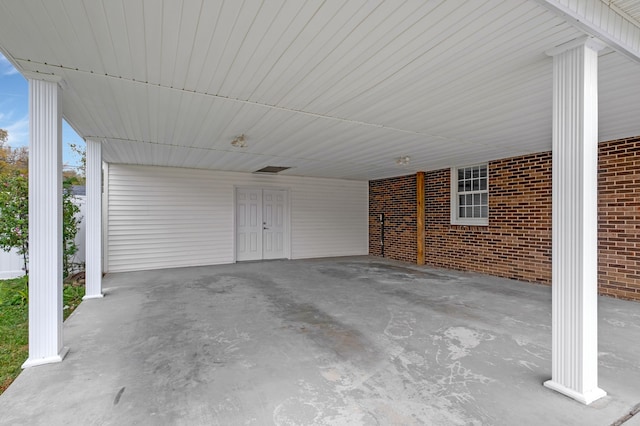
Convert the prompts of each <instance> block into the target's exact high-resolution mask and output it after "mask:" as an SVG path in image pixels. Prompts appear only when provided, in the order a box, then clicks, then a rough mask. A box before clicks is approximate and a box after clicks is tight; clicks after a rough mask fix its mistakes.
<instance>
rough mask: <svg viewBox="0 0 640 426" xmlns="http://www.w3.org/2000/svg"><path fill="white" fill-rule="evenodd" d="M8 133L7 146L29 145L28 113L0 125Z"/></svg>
mask: <svg viewBox="0 0 640 426" xmlns="http://www.w3.org/2000/svg"><path fill="white" fill-rule="evenodd" d="M2 128H3V129H5V130H6V131H7V133H9V141H8V142H9V146H12V147H14V148H16V147H19V146H27V145H29V115H28V114H27V115H26V116H24V117H22V118H21V119H20V120H18V121H14V122H12V123H8V124H6V125H3V126H2Z"/></svg>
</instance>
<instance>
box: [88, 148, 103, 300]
mask: <svg viewBox="0 0 640 426" xmlns="http://www.w3.org/2000/svg"><path fill="white" fill-rule="evenodd" d="M86 159H87V164H86V165H87V168H86V174H87V204H86V216H87V217H86V221H87V222H86V241H85V250H86V252H85V275H86V276H85V282H86V291H85V296H84V299H95V298H100V297H102V144H101V143H100V142H98V141H94V140H87V150H86Z"/></svg>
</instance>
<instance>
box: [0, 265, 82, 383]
mask: <svg viewBox="0 0 640 426" xmlns="http://www.w3.org/2000/svg"><path fill="white" fill-rule="evenodd" d="M82 296H84V285H78V283H74V282H71V283H65V285H64V288H63V300H64V302H63V306H64V309H63V316H64V319H67V317H68V316H69V315H71V313H72V312H73V311H74V309H75V308H77V307H78V305H79V304H80V302H81V301H82ZM28 323H29V307H28V288H27V278H26V277H21V278H15V279H10V280H0V394H2V393H3V392H4V391H5V390H6V389H7V388H8V387H9V385H10V384H11V383H12V382H13V381H14V380H15V378H16V377H18V374H20V371H21V366H22V363H23V362H24V361H25V360H26V359H27V357H28V355H29V345H28V343H29V328H28Z"/></svg>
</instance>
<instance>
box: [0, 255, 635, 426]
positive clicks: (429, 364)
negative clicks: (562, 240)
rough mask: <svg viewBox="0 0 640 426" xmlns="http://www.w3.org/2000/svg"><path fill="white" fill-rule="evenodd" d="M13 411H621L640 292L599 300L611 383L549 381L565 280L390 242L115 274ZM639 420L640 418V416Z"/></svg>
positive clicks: (242, 414)
mask: <svg viewBox="0 0 640 426" xmlns="http://www.w3.org/2000/svg"><path fill="white" fill-rule="evenodd" d="M104 288H105V293H106V296H105V298H104V299H96V300H87V301H84V302H83V303H82V304H81V305H80V307H79V308H78V309H77V311H76V312H75V313H74V314H73V315H72V316H71V317H70V318H69V320H67V322H66V323H65V326H64V332H65V342H66V344H67V345H68V346H69V347H70V349H71V351H70V353H69V355H68V356H67V358H66V359H65V360H64V362H62V363H60V364H51V365H46V366H41V367H35V368H31V369H28V370H25V371H24V372H23V373H22V374H21V375H20V377H18V379H17V380H16V382H15V383H14V384H13V385H12V386H11V387H10V388H9V389H8V390H7V391H6V392H5V393H4V394H3V395H2V396H0V424H12V425H38V424H42V425H57V424H60V425H62V424H64V425H69V424H82V425H87V424H96V425H120V424H141V425H146V424H149V425H158V424H167V425H216V424H220V425H252V424H255V425H270V424H274V425H309V424H317V425H337V424H338V425H339V424H345V425H378V424H384V425H413V424H416V425H418V424H428V425H513V424H518V425H527V424H530V425H540V424H548V425H555V424H557V425H573V424H576V425H610V424H612V423H613V422H614V421H616V420H617V419H619V418H620V417H621V416H623V415H624V414H625V413H627V412H629V410H631V409H632V407H634V406H635V405H636V404H637V403H638V402H639V401H640V386H639V385H638V383H640V366H639V361H638V353H640V304H638V303H633V302H625V301H620V300H614V299H610V298H604V297H603V298H599V309H600V313H599V332H600V345H599V349H600V356H599V369H600V370H599V371H600V374H599V377H600V385H601V387H602V388H603V389H605V390H606V391H607V392H608V396H607V397H605V398H603V399H601V400H599V401H596V402H595V403H593V404H592V405H591V406H589V407H587V406H583V405H581V404H579V403H577V402H575V401H573V400H571V399H569V398H567V397H565V396H562V395H560V394H558V393H555V392H553V391H551V390H549V389H547V388H545V387H543V386H542V382H543V381H545V380H546V379H548V378H549V375H550V371H551V361H550V356H551V353H550V348H551V291H550V288H549V287H545V286H539V285H533V284H526V283H521V282H516V281H511V280H506V279H500V278H495V277H489V276H484V275H479V274H471V273H462V272H455V271H448V270H441V269H432V268H426V267H418V266H415V265H407V264H403V263H399V262H388V261H384V260H381V259H379V258H372V257H350V258H335V259H316V260H296V261H270V262H254V263H244V264H236V265H220V266H209V267H197V268H183V269H170V270H159V271H144V272H132V273H120V274H110V275H108V276H107V277H106V278H105V280H104ZM633 421H637V419H636V418H632V419H631V420H629V422H628V424H633V423H632V422H633Z"/></svg>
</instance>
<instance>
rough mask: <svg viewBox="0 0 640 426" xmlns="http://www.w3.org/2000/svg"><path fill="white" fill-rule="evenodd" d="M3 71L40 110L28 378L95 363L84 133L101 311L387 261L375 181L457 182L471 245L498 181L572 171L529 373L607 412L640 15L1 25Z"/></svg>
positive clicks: (603, 9)
mask: <svg viewBox="0 0 640 426" xmlns="http://www.w3.org/2000/svg"><path fill="white" fill-rule="evenodd" d="M0 49H1V50H2V52H3V53H4V54H5V56H6V57H7V58H8V59H9V60H10V61H11V62H12V63H13V64H14V65H15V66H16V67H17V69H18V70H20V72H21V73H22V74H23V75H24V76H25V77H26V78H28V80H29V87H30V118H31V122H30V126H31V127H30V128H31V143H30V191H31V192H30V271H31V276H30V330H29V331H30V346H29V347H30V354H29V359H28V360H27V362H26V363H25V367H31V366H37V365H41V364H48V363H56V362H59V361H62V359H63V358H64V357H65V355H66V354H67V351H68V347H70V348H71V350H72V351H74V350H76V349H74V347H73V345H68V340H66V339H65V338H63V324H62V303H61V265H60V257H61V255H60V250H61V247H60V246H61V244H60V241H61V232H62V230H61V227H60V223H61V220H60V217H61V207H60V206H61V195H60V194H61V189H60V175H61V161H60V147H61V140H60V138H61V135H60V124H61V118H62V117H64V118H65V119H66V120H67V121H68V122H69V123H70V124H71V125H72V126H73V127H74V129H75V130H76V131H77V132H78V134H79V135H81V136H82V137H83V138H85V139H86V141H87V218H86V223H87V255H86V259H87V265H86V269H87V298H88V299H94V298H95V299H102V296H103V289H102V287H103V285H102V273H103V272H125V271H136V270H142V269H156V268H161V267H179V266H202V265H212V264H228V263H233V262H236V261H237V260H246V259H256V258H259V259H268V258H271V257H277V258H286V259H291V260H298V259H303V258H319V257H327V256H331V255H366V254H367V253H368V247H367V239H368V238H369V234H368V223H367V221H368V218H367V191H368V187H367V184H368V181H371V180H374V179H382V178H388V177H397V176H403V175H408V174H409V175H410V174H414V173H416V176H424V174H423V172H429V171H433V170H438V169H440V170H443V169H450V171H451V173H450V176H451V194H450V197H449V198H450V201H451V221H450V223H448V225H449V224H450V225H451V226H456V227H467V226H474V227H490V226H491V221H492V212H491V211H490V207H491V202H490V201H488V200H490V199H491V187H490V185H491V179H492V176H491V174H490V172H491V171H490V170H489V168H488V167H485V166H486V164H487V163H488V162H490V161H491V160H496V159H500V158H506V157H516V156H519V155H526V154H534V153H538V152H542V151H549V150H551V151H552V152H553V186H552V190H551V192H552V196H553V218H552V221H553V235H552V237H551V236H548V238H551V239H552V245H553V247H552V251H553V266H552V268H553V278H552V281H553V286H552V289H553V290H552V291H553V297H552V316H553V320H552V322H551V328H550V329H545V333H544V334H545V336H546V338H551V339H552V342H553V343H552V347H551V359H552V362H551V366H549V365H546V367H545V368H546V370H545V373H541V375H538V376H536V375H535V373H533V372H532V371H529V372H527V373H528V374H529V376H528V377H529V379H530V380H533V381H535V382H536V383H537V384H538V385H539V384H540V383H541V382H542V381H543V380H544V379H550V380H547V381H546V382H545V384H546V386H547V387H549V388H552V389H554V390H557V391H559V392H561V393H563V394H565V395H567V396H570V397H571V398H574V399H575V400H577V401H580V402H582V403H584V404H590V403H592V402H594V401H596V400H598V399H600V398H603V397H604V396H605V395H606V394H605V391H604V390H603V389H601V387H600V386H599V384H598V337H597V336H598V318H599V317H598V310H597V305H598V296H597V285H598V282H597V280H598V273H599V271H598V262H597V258H598V239H597V238H598V235H597V213H598V211H597V201H598V197H597V167H598V166H597V157H598V154H597V153H598V143H599V142H603V141H610V140H613V139H618V138H630V137H632V136H638V135H640V122H638V120H637V117H638V116H640V102H639V101H638V99H640V72H639V69H640V68H639V67H640V12H639V11H638V8H637V5H636V4H635V3H634V2H633V1H625V0H610V1H604V0H570V1H560V0H518V1H509V2H502V1H497V0H482V1H473V2H463V1H460V2H459V1H436V0H433V1H408V2H404V3H397V2H391V1H353V2H351V1H350V2H342V1H326V2H320V1H317V2H316V1H310V2H297V1H275V0H274V1H271V0H265V1H247V2H235V1H227V2H223V1H177V0H166V1H163V2H160V3H157V2H152V1H148V2H145V1H141V2H129V1H124V0H121V1H108V2H106V1H105V2H78V1H76V0H60V1H55V2H50V1H44V0H43V1H40V2H37V1H36V2H12V1H0ZM103 166H104V168H103ZM265 173H267V175H265ZM458 173H459V174H458ZM465 173H468V176H467V175H466V174H465ZM473 173H476V174H477V175H474V174H473ZM487 174H488V176H487ZM101 176H102V179H101ZM458 176H459V178H458ZM455 179H459V182H457V183H458V184H459V185H456V184H455V183H454V180H455ZM465 179H466V180H467V183H468V184H469V187H468V188H466V187H465ZM473 179H475V181H474V182H475V183H473V182H472V180H473ZM480 181H482V182H484V183H487V182H488V185H489V188H488V189H487V188H486V185H485V187H484V189H483V190H484V191H485V192H484V193H483V194H480V193H477V194H476V193H471V192H473V191H475V190H476V189H477V190H480V189H482V188H481V187H480V186H479V187H478V188H475V187H474V186H473V185H475V184H477V183H479V182H480ZM422 182H423V183H424V181H422ZM447 182H448V181H447ZM635 184H637V182H635ZM421 188H422V187H421ZM619 189H620V193H621V194H622V193H623V192H624V191H626V192H627V193H628V192H633V191H634V189H629V188H624V187H622V188H619ZM465 191H466V192H468V193H467V194H466V195H465V194H464V192H465ZM203 196H204V197H203ZM476 196H477V197H476ZM516 196H517V194H516ZM244 197H246V198H244ZM270 197H272V198H273V199H272V198H270ZM620 197H622V195H620ZM525 198H526V197H525ZM274 200H276V201H274ZM278 200H279V201H278ZM422 200H423V201H424V199H422ZM465 203H466V204H465ZM418 204H420V203H418ZM423 207H424V206H423ZM447 207H448V206H447ZM527 208H528V206H527V200H526V199H525V200H523V201H522V209H523V211H527ZM625 208H626V206H625ZM253 211H256V212H260V213H257V214H256V215H253V216H252V215H251V214H250V213H247V212H253ZM634 211H635V210H634ZM271 213H273V214H271ZM523 214H524V213H523ZM422 219H424V216H423V215H420V214H419V215H418V224H420V226H419V227H420V230H419V231H418V232H417V235H416V238H415V239H414V240H415V246H416V247H417V248H416V251H417V252H418V253H423V256H424V246H425V234H424V233H423V231H422V230H424V228H425V227H424V223H422V222H421V220H422ZM549 221H551V218H549ZM427 231H428V229H427ZM544 238H547V236H542V237H540V239H544ZM632 244H633V243H632ZM256 247H257V252H256V251H255V250H254V249H256ZM636 249H637V246H634V250H636ZM254 252H255V253H257V254H253V253H254ZM274 253H275V254H274ZM462 255H464V253H462ZM616 256H617V254H616ZM620 256H621V257H626V256H632V257H633V253H631V254H627V253H623V254H621V255H620ZM424 260H425V259H424V257H422V258H419V259H418V262H417V263H421V262H422V261H424ZM426 261H427V262H428V261H429V259H426ZM633 262H636V261H635V260H633ZM294 264H295V263H294ZM259 265H266V264H262V263H260V264H259ZM634 265H635V267H638V265H637V262H636V263H635V264H634ZM241 267H246V268H252V267H256V268H257V267H258V266H244V265H243V266H241ZM264 267H265V268H267V267H269V266H264ZM631 275H632V278H631V280H635V281H633V283H632V284H633V286H635V284H637V278H633V275H634V274H633V273H631ZM125 276H126V275H119V276H116V277H115V278H114V279H115V280H116V282H118V280H119V279H124V278H118V277H125ZM133 276H135V275H133ZM141 276H144V275H141ZM625 278H626V277H625ZM436 281H437V280H436ZM319 282H322V281H321V280H320V281H319ZM416 282H419V279H418V278H416ZM349 284H350V285H351V284H352V281H349ZM255 285H259V281H257V282H256V283H255ZM115 287H117V288H126V283H124V282H123V283H122V284H118V285H117V286H115ZM322 290H324V288H322V287H318V288H317V289H314V291H318V292H321V291H322ZM351 290H355V289H351ZM538 290H539V291H542V292H544V291H546V290H545V289H538ZM631 290H632V292H633V294H634V295H637V293H638V291H636V288H635V287H634V288H632V289H631ZM172 291H178V289H174V290H172ZM309 291H311V290H309ZM345 291H347V290H345ZM424 291H429V290H428V289H425V290H424ZM522 291H525V292H526V291H529V290H522ZM531 291H533V290H531ZM471 294H473V293H471ZM116 295H117V291H114V293H113V297H117V296H116ZM351 296H352V297H354V295H353V294H352V295H351ZM132 297H134V296H133V295H132ZM218 297H222V296H220V295H219V296H218ZM218 297H212V299H213V300H214V301H212V302H211V303H218V302H217V300H218ZM317 297H319V298H321V297H331V295H330V294H329V295H322V296H321V295H317ZM107 299H109V298H105V300H92V301H90V303H87V304H86V306H83V307H82V310H81V311H80V312H79V314H78V317H79V316H80V314H82V315H85V316H90V315H93V314H92V313H90V312H92V311H93V310H96V311H97V310H100V309H104V307H105V306H110V304H111V303H112V302H110V301H109V300H107ZM156 302H157V304H158V306H162V303H171V302H172V301H171V300H164V301H163V302H160V301H156ZM243 303H249V300H245V301H243ZM304 303H312V302H311V301H305V302H304ZM318 303H319V302H318ZM453 303H454V305H455V303H457V302H453ZM611 303H614V302H611ZM430 306H431V307H432V309H433V310H434V314H436V313H437V312H438V311H437V308H436V307H435V306H438V305H437V304H430ZM89 307H91V309H89ZM149 308H151V307H150V306H149ZM498 308H501V307H500V306H498V307H496V309H498ZM154 309H155V308H154ZM463 312H464V311H463ZM487 312H494V311H493V310H492V308H491V307H490V306H488V307H487ZM217 314H218V313H215V315H217ZM345 314H346V313H345ZM423 314H424V315H426V313H423ZM158 315H159V316H161V315H160V314H158ZM212 315H214V314H213V313H212ZM334 315H342V314H340V313H339V312H338V311H335V312H334ZM214 318H218V317H217V316H214V317H212V324H214V323H215V320H214ZM423 319H424V320H426V318H423ZM458 320H459V319H458ZM416 321H417V322H416V328H415V329H414V330H418V329H419V328H420V327H423V326H425V325H424V324H422V322H420V321H418V320H416ZM310 326H314V327H315V326H316V325H314V324H310ZM447 327H449V326H447ZM451 327H455V326H453V325H452V326H451ZM69 328H71V326H70V327H69ZM108 329H109V327H106V328H104V329H102V330H103V331H104V330H108ZM446 330H449V328H445V331H446ZM456 330H458V329H455V328H453V333H454V334H455V333H456V332H457V331H456ZM68 331H69V333H72V331H71V329H70V330H68ZM118 331H122V330H118ZM458 331H460V332H462V333H467V331H464V330H463V329H460V330H458ZM92 332H94V333H98V334H99V332H100V331H99V328H95V329H94V330H93V331H92ZM85 333H86V332H85ZM225 333H227V331H225ZM434 333H437V330H436V331H433V332H429V335H431V336H433V335H435V334H434ZM196 337H197V336H194V338H196ZM467 337H468V339H470V340H467V342H470V341H473V342H475V341H476V340H477V338H478V337H477V335H475V334H473V336H467ZM443 339H445V337H443ZM444 341H446V339H445V340H444ZM169 343H174V342H169ZM178 343H179V342H178ZM326 343H327V344H332V341H331V340H329V341H327V342H326ZM79 344H80V343H79ZM354 344H356V345H358V342H355V343H354ZM365 346H366V345H365ZM175 349H176V350H177V349H179V348H175ZM362 349H363V348H362ZM123 350H127V349H124V348H123ZM618 350H619V351H624V349H622V348H618ZM363 353H366V351H365V352H363ZM617 355H618V351H615V356H617ZM362 361H363V362H367V359H363V360H362ZM372 362H373V361H372ZM527 365H529V364H527ZM56 368H58V369H65V368H68V367H65V366H64V363H63V366H55V367H47V368H46V369H42V370H40V371H42V372H39V371H38V370H35V371H34V372H33V373H32V372H29V376H34V375H38V374H49V372H52V371H56V370H55V369H56ZM527 369H528V368H527ZM95 372H96V374H102V372H103V371H102V370H101V368H100V367H96V371H95ZM327 374H328V375H329V376H331V377H334V376H332V374H334V373H332V372H327ZM416 374H418V373H416ZM420 374H422V373H420ZM334 375H335V377H338V376H339V377H342V376H341V373H340V371H338V372H336V373H335V374H334ZM24 380H27V379H24ZM24 380H23V381H24ZM427 383H428V382H427ZM167 385H168V384H167ZM510 385H511V384H510ZM123 387H125V388H126V386H123ZM124 392H126V390H125V391H124ZM535 392H543V389H538V390H536V391H535ZM122 395H124V393H123V394H122ZM554 397H555V396H554ZM461 398H462V399H464V398H465V396H464V395H463V396H462V397H461ZM545 398H547V397H545ZM548 398H552V397H551V396H549V397H548ZM625 398H627V397H625ZM116 399H117V398H116ZM625 401H626V400H625ZM114 402H115V400H114ZM423 402H424V401H423ZM306 406H307V405H305V407H306ZM312 406H313V404H311V405H309V407H312ZM223 409H224V407H221V410H223ZM425 409H429V405H428V404H427V407H426V408H425ZM309 410H312V409H311V408H309ZM312 411H313V410H312ZM585 418H586V417H585ZM443 421H444V420H443ZM456 421H457V420H456Z"/></svg>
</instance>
